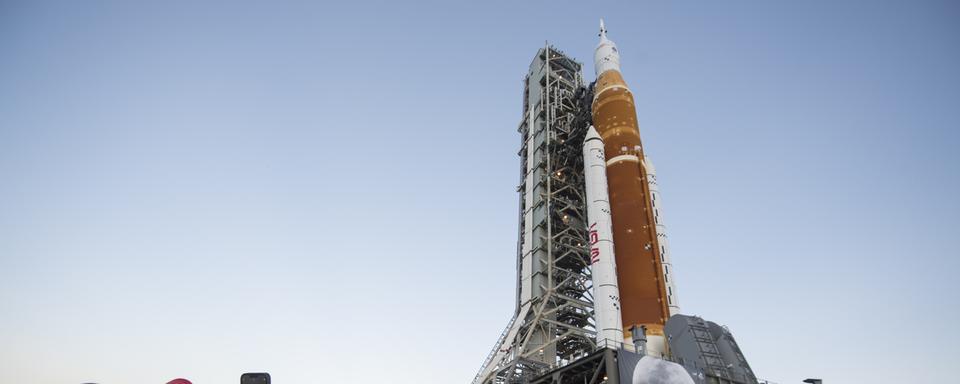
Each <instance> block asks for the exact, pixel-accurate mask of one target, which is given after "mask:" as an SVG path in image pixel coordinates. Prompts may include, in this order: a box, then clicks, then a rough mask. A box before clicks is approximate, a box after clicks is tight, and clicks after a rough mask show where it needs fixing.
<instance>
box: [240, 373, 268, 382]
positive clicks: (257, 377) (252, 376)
mask: <svg viewBox="0 0 960 384" xmlns="http://www.w3.org/2000/svg"><path fill="white" fill-rule="evenodd" d="M240 384H270V374H269V373H265V372H264V373H244V374H243V375H240Z"/></svg>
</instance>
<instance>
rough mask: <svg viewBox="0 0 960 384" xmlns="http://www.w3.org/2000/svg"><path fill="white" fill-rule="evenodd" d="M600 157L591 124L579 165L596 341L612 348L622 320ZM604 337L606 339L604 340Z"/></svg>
mask: <svg viewBox="0 0 960 384" xmlns="http://www.w3.org/2000/svg"><path fill="white" fill-rule="evenodd" d="M604 157H605V156H604V153H603V140H602V139H600V135H598V134H597V130H596V129H594V128H593V126H591V127H590V129H589V130H588V131H587V135H586V137H585V138H584V142H583V168H584V178H585V181H584V182H585V184H586V191H587V233H588V235H589V246H590V271H591V275H592V276H593V311H594V322H595V324H596V326H597V344H598V345H606V346H607V347H608V348H611V349H616V348H617V347H618V346H619V344H620V343H622V342H623V320H622V317H621V315H620V287H619V286H618V285H617V264H616V260H615V259H614V252H613V230H612V225H613V224H612V221H611V218H610V200H609V193H608V191H607V167H606V163H605V161H604ZM604 340H609V341H608V342H606V343H604V342H603V341H604Z"/></svg>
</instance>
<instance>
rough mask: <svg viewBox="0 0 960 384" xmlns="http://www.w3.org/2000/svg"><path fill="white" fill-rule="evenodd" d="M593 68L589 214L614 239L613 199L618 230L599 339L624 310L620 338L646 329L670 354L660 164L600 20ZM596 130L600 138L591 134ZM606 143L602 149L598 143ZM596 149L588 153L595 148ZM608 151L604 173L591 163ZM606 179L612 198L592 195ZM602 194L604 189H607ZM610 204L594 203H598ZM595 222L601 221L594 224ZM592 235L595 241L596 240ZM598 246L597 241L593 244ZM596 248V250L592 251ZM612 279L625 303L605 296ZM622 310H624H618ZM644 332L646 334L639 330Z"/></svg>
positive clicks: (653, 344)
mask: <svg viewBox="0 0 960 384" xmlns="http://www.w3.org/2000/svg"><path fill="white" fill-rule="evenodd" d="M594 67H595V70H596V75H597V80H596V85H595V87H594V99H593V104H592V113H593V124H594V126H595V128H596V131H595V132H594V130H593V129H591V130H590V131H591V132H589V133H588V134H587V137H586V139H585V141H584V164H585V168H586V176H587V185H586V187H587V191H588V192H587V193H588V200H589V202H588V204H590V205H588V207H587V209H588V216H589V220H590V224H588V225H593V224H594V223H596V224H597V226H598V228H600V229H601V230H600V231H598V232H597V233H598V236H599V237H598V244H601V242H607V243H603V244H608V243H609V240H610V239H609V237H607V238H604V237H603V233H602V229H603V227H602V225H603V223H602V221H603V219H602V216H603V212H604V211H605V209H604V208H605V207H604V206H605V205H606V202H605V200H607V199H609V209H608V211H609V213H608V214H607V217H609V219H610V223H611V225H610V231H611V233H612V245H613V247H612V248H613V252H612V254H613V260H611V261H612V262H611V263H609V266H608V265H606V264H604V257H605V256H607V255H605V254H604V251H603V249H605V248H604V247H606V246H607V245H603V246H601V247H599V248H600V251H599V256H600V260H599V262H594V266H593V268H594V269H593V274H594V286H595V288H594V289H595V293H594V296H595V298H594V299H595V303H594V305H595V311H597V314H596V316H595V317H596V319H597V320H596V321H597V330H598V340H599V339H601V338H607V337H608V334H609V332H608V331H610V330H616V329H617V328H618V327H617V326H614V325H609V324H606V322H609V321H611V320H610V317H612V316H615V314H614V312H619V316H620V319H619V321H620V325H619V331H620V335H619V337H620V338H621V339H620V340H618V341H626V344H628V345H629V344H630V340H632V336H633V335H632V334H631V331H630V330H631V329H632V328H633V327H635V326H636V327H643V328H644V329H645V330H646V339H647V343H646V349H647V353H648V354H649V355H653V356H658V357H659V356H661V355H663V354H664V353H665V352H666V340H665V338H664V334H663V326H664V324H665V323H666V321H667V319H668V318H669V317H670V315H671V314H672V312H673V313H675V312H676V311H677V307H676V298H675V297H674V295H675V292H674V288H673V287H672V280H671V279H670V277H671V276H670V274H669V265H670V263H669V260H668V259H667V255H668V252H667V250H666V246H667V242H666V240H665V239H666V235H665V234H663V227H662V225H661V226H660V227H659V228H658V224H660V218H659V204H658V202H655V201H654V199H656V198H659V196H657V195H658V192H657V189H656V179H655V176H654V171H653V167H652V165H651V163H650V161H649V159H646V158H645V157H644V155H643V147H642V146H641V143H640V131H639V128H638V125H637V112H636V108H635V106H634V100H633V94H632V93H631V92H630V88H628V87H627V84H626V83H625V82H624V80H623V76H622V75H621V74H620V53H619V52H618V51H617V47H616V45H615V44H614V43H613V42H612V41H610V40H609V39H607V31H606V28H605V27H604V25H603V20H601V21H600V44H599V45H597V48H596V51H595V52H594ZM591 134H593V135H598V136H599V137H591ZM601 143H602V146H603V148H602V151H598V150H596V149H594V148H593V147H594V146H596V145H600V144H601ZM588 151H589V153H588ZM597 153H602V154H603V155H602V156H603V157H602V161H603V165H604V166H605V169H604V171H605V172H598V171H597V168H593V167H591V165H592V164H595V163H596V159H594V157H595V154H597ZM601 174H602V175H603V176H604V177H605V178H606V184H607V185H606V188H605V189H606V192H607V193H608V195H609V197H608V198H607V197H606V196H601V197H596V196H595V197H594V198H590V197H589V196H590V191H591V189H593V190H594V191H595V192H596V191H597V190H598V189H603V188H598V187H596V186H591V184H592V183H593V182H596V181H597V180H598V179H599V178H600V176H598V175H601ZM601 194H602V193H601ZM601 200H602V201H604V202H603V203H601V204H599V205H598V204H595V203H596V201H601ZM595 220H597V221H596V222H595ZM592 236H593V235H592V233H591V243H593V241H592V239H593V237H592ZM593 247H595V245H592V246H591V248H593ZM591 253H593V250H592V249H591ZM609 268H612V269H613V270H614V271H615V275H616V276H611V277H610V278H609V279H606V280H607V281H604V277H603V276H604V273H606V271H607V270H608V269H609ZM611 281H612V284H613V285H612V288H613V289H615V290H617V291H618V293H617V294H616V295H615V296H617V297H618V299H619V300H617V301H615V302H611V301H610V300H607V299H606V297H604V293H603V292H604V289H607V288H610V287H609V286H608V285H605V284H610V282H611ZM614 307H616V309H617V310H618V311H614V310H612V309H611V308H614ZM638 336H640V335H638Z"/></svg>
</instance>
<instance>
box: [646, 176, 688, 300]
mask: <svg viewBox="0 0 960 384" xmlns="http://www.w3.org/2000/svg"><path fill="white" fill-rule="evenodd" d="M642 164H643V169H645V170H646V171H647V186H648V187H649V189H650V200H651V206H652V207H653V222H654V223H656V226H657V243H659V244H660V263H661V264H662V265H663V282H664V284H665V285H666V286H667V306H668V307H669V308H670V316H673V315H676V314H678V313H680V303H679V302H678V301H677V286H676V285H675V283H674V281H673V279H674V277H673V272H671V271H670V270H671V269H673V263H671V262H670V241H669V240H668V239H667V232H666V226H665V225H664V224H663V217H662V215H661V214H660V213H661V212H662V211H663V208H661V205H660V204H661V203H660V187H658V186H657V169H656V168H654V167H653V162H652V161H650V158H649V157H644V158H643V163H642Z"/></svg>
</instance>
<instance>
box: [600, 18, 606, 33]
mask: <svg viewBox="0 0 960 384" xmlns="http://www.w3.org/2000/svg"><path fill="white" fill-rule="evenodd" d="M606 34H607V27H605V26H604V25H603V18H602V17H601V18H600V36H603V35H606Z"/></svg>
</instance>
